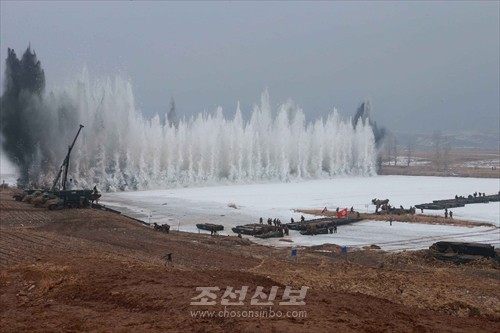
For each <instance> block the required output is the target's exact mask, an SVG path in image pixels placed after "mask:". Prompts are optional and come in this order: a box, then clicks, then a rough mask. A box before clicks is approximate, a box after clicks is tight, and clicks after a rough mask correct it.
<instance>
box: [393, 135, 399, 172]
mask: <svg viewBox="0 0 500 333" xmlns="http://www.w3.org/2000/svg"><path fill="white" fill-rule="evenodd" d="M392 152H393V157H394V166H396V165H397V164H398V139H397V138H396V137H393V139H392Z"/></svg>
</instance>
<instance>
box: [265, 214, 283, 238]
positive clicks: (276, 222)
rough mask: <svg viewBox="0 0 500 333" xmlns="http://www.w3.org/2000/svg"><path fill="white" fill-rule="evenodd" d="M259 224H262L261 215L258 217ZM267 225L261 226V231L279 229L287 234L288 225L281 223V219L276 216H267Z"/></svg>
mask: <svg viewBox="0 0 500 333" xmlns="http://www.w3.org/2000/svg"><path fill="white" fill-rule="evenodd" d="M259 224H264V219H263V218H262V217H261V218H259ZM267 225H268V226H263V228H262V230H263V233H267V232H275V231H280V232H282V233H283V234H284V235H285V236H288V234H289V229H288V226H287V225H286V224H284V225H283V223H281V220H280V219H278V218H274V219H271V218H268V219H267Z"/></svg>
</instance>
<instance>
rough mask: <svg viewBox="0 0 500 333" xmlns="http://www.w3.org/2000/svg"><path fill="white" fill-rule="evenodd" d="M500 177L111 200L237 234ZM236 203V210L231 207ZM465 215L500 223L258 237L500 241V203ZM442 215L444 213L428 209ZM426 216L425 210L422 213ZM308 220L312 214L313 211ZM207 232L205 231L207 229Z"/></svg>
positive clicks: (379, 179) (445, 193) (386, 244)
mask: <svg viewBox="0 0 500 333" xmlns="http://www.w3.org/2000/svg"><path fill="white" fill-rule="evenodd" d="M499 190H500V181H499V180H498V179H479V178H458V177H411V176H375V177H339V178H334V179H323V180H313V181H304V182H288V183H275V184H269V183H267V184H252V185H229V186H212V187H201V188H175V189H166V190H154V191H137V192H120V193H107V194H105V195H104V196H103V199H104V201H103V203H104V204H106V205H109V206H113V207H121V208H120V210H122V211H123V212H124V213H126V214H129V215H132V216H134V217H138V218H141V219H143V220H145V221H147V222H151V223H152V222H157V223H168V224H170V225H171V226H172V228H173V229H174V230H177V229H178V230H180V231H187V232H199V231H198V229H197V228H196V226H195V224H196V223H203V222H210V223H218V224H223V225H224V227H225V230H224V232H222V234H229V235H234V233H232V231H231V228H232V227H234V226H236V225H240V224H246V223H257V222H258V219H259V217H261V216H262V217H263V218H264V220H266V219H267V218H268V217H271V218H279V219H281V221H282V222H289V221H290V218H291V217H293V218H294V219H295V220H298V219H299V218H300V215H301V214H300V213H297V212H294V210H295V209H301V208H303V209H322V208H323V207H325V206H326V207H327V208H328V209H329V210H335V209H336V208H337V207H340V208H344V207H348V208H350V207H351V206H352V207H354V209H355V210H358V211H361V212H373V211H374V210H375V207H374V205H373V204H372V203H371V200H372V199H374V198H379V199H386V198H388V199H390V203H391V204H392V205H394V206H396V207H399V206H400V205H402V206H404V207H405V208H408V207H409V206H414V205H416V204H420V203H426V202H431V201H432V200H438V199H447V198H453V197H455V195H464V196H467V195H469V194H472V193H474V192H476V191H477V192H481V193H483V192H484V193H486V194H494V193H498V191H499ZM234 205H235V206H236V207H237V208H236V209H235V208H232V207H230V206H234ZM452 211H453V216H454V217H455V218H457V219H466V220H473V221H478V222H489V223H492V224H494V225H496V227H484V226H483V227H458V226H443V225H429V224H416V223H403V222H397V221H395V222H393V225H392V226H390V225H389V223H388V222H383V221H382V222H381V221H363V222H359V223H356V224H352V225H349V226H342V227H339V231H338V233H337V234H333V235H316V236H302V235H300V234H299V233H298V232H296V231H291V234H290V236H289V237H288V238H290V239H291V240H292V241H293V243H289V242H282V241H279V240H278V239H264V240H261V239H256V238H254V237H249V236H244V237H249V238H250V239H251V240H252V241H255V242H258V243H261V244H268V245H274V246H309V245H315V244H324V243H334V244H338V245H346V246H354V247H360V246H364V245H371V244H377V245H379V246H381V247H382V248H383V249H385V250H401V249H419V248H426V247H428V246H429V245H431V244H432V243H434V242H436V241H438V240H456V241H470V242H476V241H478V242H479V241H480V242H488V243H491V244H493V245H495V246H499V245H500V229H499V227H500V203H499V202H494V203H487V204H470V205H466V206H465V207H460V208H454V209H452ZM425 213H426V214H435V215H442V214H443V211H425ZM417 214H420V210H417ZM305 216H306V218H311V216H307V215H305ZM202 232H203V231H202Z"/></svg>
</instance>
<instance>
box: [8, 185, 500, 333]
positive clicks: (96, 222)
mask: <svg viewBox="0 0 500 333" xmlns="http://www.w3.org/2000/svg"><path fill="white" fill-rule="evenodd" d="M0 208H1V211H0V214H1V215H0V217H1V224H0V233H1V234H0V235H1V237H0V268H1V272H0V305H1V306H0V331H1V332H257V331H260V332H498V331H500V288H499V287H500V274H499V273H500V267H499V265H498V262H496V261H494V260H491V259H489V260H486V259H485V260H483V261H479V262H476V263H474V264H465V265H460V266H457V265H454V264H451V263H448V262H440V261H437V260H435V259H433V257H432V256H431V255H430V254H429V252H428V251H418V252H402V253H391V254H388V253H384V252H381V251H379V250H372V249H367V250H363V251H352V252H351V251H350V250H349V253H348V255H347V257H346V256H345V255H344V254H342V253H340V249H339V248H338V247H337V246H335V245H333V244H332V245H323V246H316V247H311V248H304V249H298V256H297V257H291V256H290V249H275V248H267V247H263V246H259V245H255V244H253V243H251V242H250V241H249V240H248V239H245V238H243V239H240V238H238V237H232V236H210V235H205V234H187V233H178V232H170V233H169V234H166V233H161V232H156V231H154V230H153V229H152V228H149V227H147V226H144V225H142V224H140V223H137V222H134V221H132V220H129V219H127V218H126V217H123V216H120V215H116V214H113V213H109V212H103V211H98V210H93V209H72V210H60V211H49V210H46V209H41V208H34V207H32V206H31V205H28V204H26V203H22V202H16V201H14V200H13V199H12V197H11V192H10V190H3V191H2V192H0ZM167 253H171V254H172V261H171V262H170V261H166V260H164V259H162V257H163V256H164V255H165V254H167ZM199 287H214V288H219V290H217V291H215V292H214V295H215V296H214V297H215V299H212V298H207V300H208V301H214V302H215V305H195V304H191V303H192V302H199V301H200V299H201V298H200V291H197V289H196V288H199ZM231 287H232V288H234V289H233V290H232V292H233V293H232V294H231V293H229V292H230V291H231V289H230V288H231ZM244 287H248V291H247V293H246V295H244V294H243V293H239V294H238V293H236V292H238V291H239V290H241V289H244ZM286 287H291V288H292V294H291V295H296V296H297V295H298V294H299V293H298V291H299V290H300V289H301V287H308V288H309V289H307V292H306V294H305V295H304V294H302V295H303V296H304V297H303V298H301V297H298V298H296V300H297V301H298V302H299V303H300V301H302V302H303V303H304V304H302V305H301V304H295V305H280V304H279V303H280V302H284V301H286V298H285V297H284V295H283V293H284V290H285V288H286ZM258 288H262V291H263V293H264V295H270V294H272V292H271V291H272V290H275V289H276V288H277V293H276V297H275V299H274V300H272V297H271V296H269V297H268V298H267V299H265V297H263V298H262V299H261V301H268V302H270V303H271V304H272V305H253V304H252V299H253V300H254V301H255V300H257V299H255V296H256V295H257V293H256V291H257V290H258ZM228 290H229V292H228ZM293 290H294V291H296V293H295V294H294V293H293ZM225 294H226V295H225ZM259 295H260V294H259ZM240 296H241V297H240ZM225 301H230V302H229V303H231V302H233V303H237V302H238V301H239V302H241V303H242V305H224V302H225ZM221 303H222V304H221ZM196 311H211V312H213V313H214V314H215V315H214V316H213V317H211V318H209V317H208V316H209V315H208V314H206V313H205V314H204V315H205V317H204V318H200V316H201V312H196ZM273 313H274V315H273ZM278 313H279V314H281V317H279V316H278ZM238 315H239V316H240V317H238ZM256 316H259V317H258V318H256Z"/></svg>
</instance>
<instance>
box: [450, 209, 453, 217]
mask: <svg viewBox="0 0 500 333" xmlns="http://www.w3.org/2000/svg"><path fill="white" fill-rule="evenodd" d="M452 218H453V212H452V211H451V210H450V219H452Z"/></svg>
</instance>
